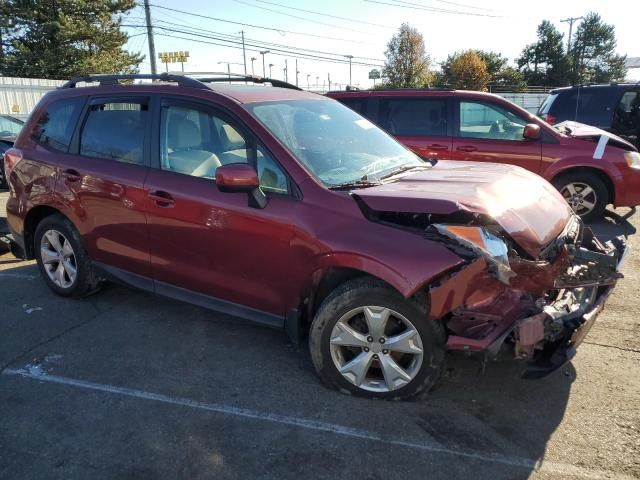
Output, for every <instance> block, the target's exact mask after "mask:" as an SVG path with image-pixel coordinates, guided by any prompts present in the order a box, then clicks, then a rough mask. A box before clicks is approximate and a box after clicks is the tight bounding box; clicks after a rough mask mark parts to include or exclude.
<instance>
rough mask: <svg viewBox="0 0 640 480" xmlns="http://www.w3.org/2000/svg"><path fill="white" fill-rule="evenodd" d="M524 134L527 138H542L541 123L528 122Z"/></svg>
mask: <svg viewBox="0 0 640 480" xmlns="http://www.w3.org/2000/svg"><path fill="white" fill-rule="evenodd" d="M522 136H523V137H524V138H526V139H527V140H538V139H539V138H540V125H536V124H535V123H528V124H527V125H525V127H524V131H523V132H522Z"/></svg>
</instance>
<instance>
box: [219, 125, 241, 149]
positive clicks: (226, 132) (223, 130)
mask: <svg viewBox="0 0 640 480" xmlns="http://www.w3.org/2000/svg"><path fill="white" fill-rule="evenodd" d="M220 141H221V142H222V145H223V146H224V150H225V151H229V150H238V149H240V148H244V146H245V142H244V138H242V136H241V135H240V134H239V133H238V131H237V130H236V129H235V128H233V127H232V126H231V125H229V124H226V123H225V124H224V125H222V126H221V127H220Z"/></svg>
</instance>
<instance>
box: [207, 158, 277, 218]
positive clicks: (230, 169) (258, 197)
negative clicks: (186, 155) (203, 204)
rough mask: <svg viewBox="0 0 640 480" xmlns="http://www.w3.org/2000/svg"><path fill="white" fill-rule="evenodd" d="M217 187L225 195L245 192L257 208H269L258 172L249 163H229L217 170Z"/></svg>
mask: <svg viewBox="0 0 640 480" xmlns="http://www.w3.org/2000/svg"><path fill="white" fill-rule="evenodd" d="M216 185H217V186H218V190H220V191H221V192H225V193H238V192H245V193H248V194H249V198H250V199H251V200H253V203H254V205H252V206H255V207H258V208H264V207H266V206H267V197H266V195H265V194H264V192H263V191H262V189H261V188H260V180H259V179H258V172H256V170H255V168H253V167H252V166H251V165H249V164H247V163H229V164H227V165H222V166H220V167H218V168H217V169H216Z"/></svg>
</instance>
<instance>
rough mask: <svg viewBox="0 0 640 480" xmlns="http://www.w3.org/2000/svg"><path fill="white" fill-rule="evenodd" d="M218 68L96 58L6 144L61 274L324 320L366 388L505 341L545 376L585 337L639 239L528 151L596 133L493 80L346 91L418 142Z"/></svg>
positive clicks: (431, 377)
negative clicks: (574, 197)
mask: <svg viewBox="0 0 640 480" xmlns="http://www.w3.org/2000/svg"><path fill="white" fill-rule="evenodd" d="M145 78H147V79H148V78H153V79H155V80H161V82H156V83H148V84H131V83H128V84H121V83H120V80H132V79H145ZM239 80H242V81H245V80H246V81H251V82H258V83H264V82H265V80H264V79H256V78H254V77H241V78H239ZM221 81H227V77H224V78H210V79H200V80H196V79H192V78H189V77H184V76H173V75H166V74H163V75H157V76H152V75H136V76H127V75H122V76H94V77H88V78H80V79H76V80H72V81H70V82H68V83H67V84H66V85H65V86H63V87H62V88H60V89H58V90H56V91H55V92H51V93H49V94H47V95H46V96H45V97H44V98H43V99H42V101H41V102H40V104H39V105H38V106H37V108H36V109H35V111H34V112H33V113H32V115H31V116H30V119H29V121H28V122H27V125H25V127H24V128H23V130H22V131H21V133H20V134H19V136H18V138H17V140H16V142H15V147H14V148H12V149H10V150H8V151H7V152H6V154H5V166H6V173H7V177H8V180H9V188H10V196H9V199H8V203H7V217H8V224H9V228H10V230H11V232H12V236H13V240H14V242H16V244H17V245H18V246H19V248H20V249H21V250H22V251H23V256H24V257H25V258H28V259H32V258H35V259H36V260H37V263H38V266H39V268H40V271H41V273H42V276H43V278H44V280H45V282H46V283H47V284H48V286H49V287H50V288H51V289H52V290H53V291H54V292H55V293H57V294H59V295H62V296H82V295H87V294H89V293H92V292H94V291H96V289H97V287H99V285H100V284H101V282H102V281H104V280H115V281H119V282H122V283H125V284H128V285H131V286H134V287H136V288H139V289H143V290H147V291H149V292H154V293H156V294H159V295H164V296H168V297H171V298H175V299H179V300H183V301H187V302H191V303H194V304H197V305H200V306H203V307H206V308H211V309H214V310H218V311H222V312H226V313H228V314H231V315H233V316H235V317H239V318H244V319H246V320H248V321H252V322H257V323H260V324H264V325H269V326H273V327H277V328H284V329H285V331H286V332H287V333H288V334H289V337H290V338H291V339H292V341H294V342H296V341H298V340H299V338H300V336H301V334H305V333H308V335H309V348H310V351H311V357H312V360H313V364H314V366H315V368H316V371H317V372H318V374H319V376H320V378H321V379H322V380H323V381H324V383H325V384H327V385H328V386H330V387H332V388H335V389H337V390H340V391H343V392H350V393H354V394H358V395H363V396H370V397H383V398H405V397H409V396H412V395H416V394H418V393H420V392H426V391H428V390H429V388H430V387H431V386H433V385H434V384H435V382H436V381H438V379H439V378H440V376H441V374H442V371H443V365H444V354H445V351H446V350H459V351H465V352H479V353H480V354H482V355H486V356H493V355H496V354H497V352H498V351H500V350H501V349H504V350H507V351H509V352H511V353H512V354H513V355H514V356H515V358H517V359H521V360H524V362H525V365H524V368H525V371H524V375H525V376H527V377H529V378H537V377H540V376H543V375H546V374H547V373H549V372H551V371H553V370H555V369H557V368H558V367H560V366H561V365H563V364H564V363H565V362H567V361H568V360H569V359H570V358H571V357H572V356H573V354H574V352H575V349H576V347H577V346H578V345H579V344H580V343H581V342H582V340H583V339H584V337H585V335H586V333H587V332H588V330H589V329H590V328H591V326H592V325H593V322H594V321H595V319H596V317H597V315H598V313H599V312H600V311H601V310H602V308H603V306H604V303H605V302H606V300H607V297H608V296H609V295H610V293H611V291H612V289H613V288H614V286H615V284H616V281H617V280H618V278H620V277H621V275H620V273H619V271H618V265H619V262H620V261H621V256H620V254H621V253H622V251H620V252H618V251H616V250H615V249H614V248H613V247H611V246H608V245H604V244H602V243H601V242H599V241H598V239H597V238H596V237H595V236H594V235H593V233H592V232H591V230H590V229H589V228H588V227H587V226H585V225H584V224H583V222H582V221H581V220H580V219H579V217H578V216H576V215H575V214H574V212H573V211H572V210H571V208H570V207H569V205H568V204H567V203H566V202H565V200H564V198H563V197H562V195H560V194H559V193H558V191H557V190H555V189H554V188H553V187H552V186H551V185H550V184H549V183H547V182H546V181H545V180H544V179H542V178H541V177H539V176H538V175H535V174H534V173H532V172H531V171H539V172H540V173H545V172H548V171H549V170H552V171H558V172H559V173H562V172H563V171H564V170H563V169H562V168H557V167H554V165H558V164H562V163H563V162H566V161H567V159H566V151H567V150H568V149H569V148H570V146H571V147H573V148H575V149H576V150H577V151H579V152H580V155H578V156H577V160H576V162H583V161H586V160H584V159H583V156H586V155H587V154H586V151H587V146H588V147H589V148H590V149H591V150H592V151H593V148H594V147H596V148H598V147H597V146H596V145H595V144H593V143H590V142H588V141H584V140H580V139H577V138H574V137H571V136H569V135H567V134H565V133H562V132H558V131H556V130H554V129H553V128H551V127H550V126H549V125H547V124H545V123H543V122H541V121H536V120H535V119H534V118H532V117H530V116H528V115H525V114H524V113H523V112H522V111H520V110H518V109H516V108H514V107H513V106H512V105H510V104H507V103H499V102H497V100H496V99H495V98H494V97H489V96H485V95H479V94H457V93H455V92H432V93H429V95H425V98H419V97H420V95H418V94H417V93H415V94H408V93H407V92H397V93H393V92H378V93H375V94H364V93H361V94H358V95H353V96H348V97H347V96H341V97H340V98H341V100H342V101H345V102H347V103H348V102H349V101H351V102H352V106H354V103H353V102H360V104H359V106H355V107H354V108H356V109H359V111H361V112H362V113H364V114H365V116H366V117H368V118H369V119H372V120H373V121H374V122H376V123H381V124H383V125H385V127H386V128H387V130H389V131H390V132H391V133H392V134H394V135H397V137H398V138H399V139H400V140H401V141H402V142H404V143H405V144H407V145H410V146H411V147H412V149H414V150H415V151H417V152H418V153H419V154H420V156H418V155H415V154H414V153H412V152H411V151H410V150H409V149H407V148H405V147H404V146H403V145H401V144H400V143H398V142H397V141H396V140H394V139H393V138H392V137H391V136H390V135H388V134H387V133H385V132H384V131H383V130H381V129H380V128H378V127H377V126H376V125H374V123H372V121H370V120H368V119H367V118H365V117H363V116H361V115H359V114H358V113H356V112H355V111H353V110H351V109H349V108H346V107H345V106H344V105H341V104H340V103H339V102H336V101H334V100H332V99H329V98H326V97H323V96H320V95H315V94H312V93H308V92H303V91H300V90H299V89H297V88H296V87H293V86H291V85H288V84H285V83H283V82H276V81H271V83H272V84H273V85H274V86H273V87H272V88H262V87H256V86H250V85H224V84H221V83H219V82H221ZM82 82H90V83H89V86H80V84H81V83H82ZM91 82H92V83H91ZM279 87H283V88H279ZM335 96H336V97H337V95H335ZM427 97H428V98H427ZM420 112H426V115H424V116H422V115H420ZM436 133H437V135H436ZM423 134H429V135H431V134H433V135H434V138H430V139H425V138H423ZM605 150H606V151H605V153H604V154H603V158H602V159H599V160H598V161H599V162H600V163H599V164H598V165H607V167H605V168H603V169H602V171H604V172H606V171H607V170H606V169H612V168H619V169H622V170H623V171H624V172H625V175H628V174H629V171H628V170H629V165H628V164H627V163H626V161H625V159H624V155H623V153H624V151H623V149H621V148H619V146H618V145H617V144H616V145H609V146H607V148H606V149H605ZM582 152H585V153H584V154H582ZM443 156H444V157H445V158H447V157H449V156H453V157H454V158H455V159H457V160H454V161H449V160H441V161H436V160H435V159H436V158H437V157H443ZM503 156H505V157H508V158H509V161H512V163H516V164H520V165H523V166H525V167H526V168H525V169H522V168H518V167H517V166H513V165H507V164H505V162H504V161H502V157H503ZM423 157H424V158H423ZM489 159H491V160H494V161H502V164H495V163H488V162H487V160H489ZM468 160H480V161H473V162H471V161H468ZM595 163H596V160H594V164H595ZM547 164H549V165H547ZM543 165H544V168H543ZM581 165H582V164H581ZM589 165H591V164H590V163H589ZM554 168H555V170H553V169H554ZM589 168H591V167H589ZM594 171H595V170H594ZM572 173H575V172H573V171H572ZM634 174H635V173H634ZM547 175H549V174H547ZM592 175H594V177H593V178H599V177H595V175H596V174H595V173H592ZM553 178H556V177H553ZM570 178H572V179H573V181H574V182H575V181H577V180H576V178H583V179H584V178H586V177H575V176H574V177H570ZM613 178H614V179H613V180H612V183H613V186H614V187H615V189H613V190H611V192H612V195H614V197H613V200H615V201H616V202H618V201H620V198H621V196H623V198H624V195H627V197H626V198H631V197H630V196H631V195H633V194H634V192H626V191H625V189H624V188H625V185H627V184H625V183H624V182H626V181H627V179H620V178H618V177H617V176H616V177H613ZM616 182H617V183H616ZM581 191H582V192H583V193H584V187H583V189H582V190H581ZM635 193H637V190H636V191H635ZM598 194H604V193H602V192H601V191H598ZM594 204H597V201H594ZM245 341H250V339H239V342H245ZM229 381H230V382H232V381H233V376H230V377H229Z"/></svg>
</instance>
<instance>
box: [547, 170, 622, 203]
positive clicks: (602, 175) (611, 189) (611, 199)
mask: <svg viewBox="0 0 640 480" xmlns="http://www.w3.org/2000/svg"><path fill="white" fill-rule="evenodd" d="M585 172H586V173H592V174H594V175H597V176H598V178H599V179H600V180H602V182H603V183H604V184H605V186H606V187H607V193H608V198H607V203H613V204H615V200H616V188H615V184H614V183H613V180H612V179H611V176H610V175H609V174H608V173H607V172H606V171H605V170H603V169H601V168H597V167H592V166H584V165H575V166H571V167H567V168H565V169H563V170H559V171H557V172H554V174H553V176H552V177H551V178H550V179H549V182H552V183H553V182H554V181H555V180H557V179H558V178H561V177H564V176H568V175H571V174H576V173H585Z"/></svg>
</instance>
